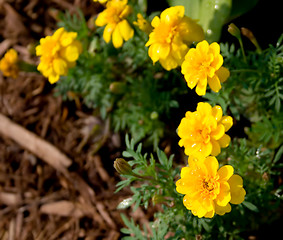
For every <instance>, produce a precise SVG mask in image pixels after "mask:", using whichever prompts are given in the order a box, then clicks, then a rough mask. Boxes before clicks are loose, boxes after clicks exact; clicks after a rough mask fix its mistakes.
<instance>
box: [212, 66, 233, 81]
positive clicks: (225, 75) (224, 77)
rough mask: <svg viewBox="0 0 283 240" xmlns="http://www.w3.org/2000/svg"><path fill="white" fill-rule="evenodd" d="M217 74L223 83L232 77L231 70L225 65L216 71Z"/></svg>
mask: <svg viewBox="0 0 283 240" xmlns="http://www.w3.org/2000/svg"><path fill="white" fill-rule="evenodd" d="M215 74H216V75H217V76H218V78H219V80H220V82H222V83H223V82H225V81H226V80H227V79H228V77H230V71H229V70H228V69H227V68H225V67H221V68H219V69H218V70H217V71H216V72H215Z"/></svg>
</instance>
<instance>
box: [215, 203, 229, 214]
mask: <svg viewBox="0 0 283 240" xmlns="http://www.w3.org/2000/svg"><path fill="white" fill-rule="evenodd" d="M229 212H231V205H230V204H229V203H228V204H227V205H226V206H224V207H222V206H219V205H217V204H215V213H216V214H218V215H221V216H222V215H224V214H225V213H229Z"/></svg>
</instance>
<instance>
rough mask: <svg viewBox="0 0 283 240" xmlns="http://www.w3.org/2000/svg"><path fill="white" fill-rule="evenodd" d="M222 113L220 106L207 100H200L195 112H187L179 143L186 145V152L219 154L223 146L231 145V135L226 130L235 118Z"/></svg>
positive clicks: (201, 154)
mask: <svg viewBox="0 0 283 240" xmlns="http://www.w3.org/2000/svg"><path fill="white" fill-rule="evenodd" d="M222 114H223V112H222V108H221V107H220V106H218V105H216V106H214V107H212V106H211V105H210V104H209V103H205V102H199V103H198V105H197V110H196V111H195V112H190V111H188V112H186V115H185V117H184V118H183V119H182V120H181V123H180V125H179V127H178V135H179V137H180V138H181V140H180V141H179V145H180V146H181V147H182V146H184V147H185V154H187V155H188V156H190V155H199V156H204V157H207V156H209V155H213V156H217V155H218V154H219V153H220V152H221V148H225V147H227V146H228V145H229V143H230V137H229V136H228V135H227V134H225V132H227V131H228V130H229V129H230V128H231V126H232V125H233V119H232V118H231V117H230V116H222Z"/></svg>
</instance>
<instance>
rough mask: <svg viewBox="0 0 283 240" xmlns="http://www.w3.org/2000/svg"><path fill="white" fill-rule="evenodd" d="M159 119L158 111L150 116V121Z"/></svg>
mask: <svg viewBox="0 0 283 240" xmlns="http://www.w3.org/2000/svg"><path fill="white" fill-rule="evenodd" d="M157 118H158V112H156V111H153V112H152V113H151V114H150V119H151V120H155V119H157Z"/></svg>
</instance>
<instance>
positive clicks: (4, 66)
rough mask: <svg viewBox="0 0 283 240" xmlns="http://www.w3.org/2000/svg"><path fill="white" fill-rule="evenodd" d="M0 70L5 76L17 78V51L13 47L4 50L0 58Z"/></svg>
mask: <svg viewBox="0 0 283 240" xmlns="http://www.w3.org/2000/svg"><path fill="white" fill-rule="evenodd" d="M0 71H1V72H2V73H3V75H4V76H5V77H12V78H17V77H18V74H19V66H18V53H17V52H16V50H14V49H10V50H8V51H7V52H6V54H5V55H4V57H3V58H2V59H1V60H0Z"/></svg>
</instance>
